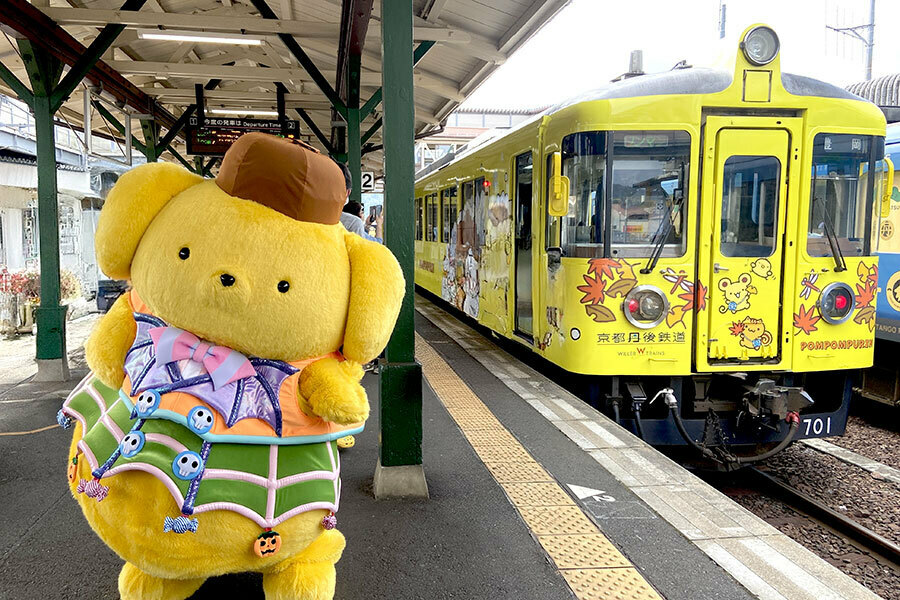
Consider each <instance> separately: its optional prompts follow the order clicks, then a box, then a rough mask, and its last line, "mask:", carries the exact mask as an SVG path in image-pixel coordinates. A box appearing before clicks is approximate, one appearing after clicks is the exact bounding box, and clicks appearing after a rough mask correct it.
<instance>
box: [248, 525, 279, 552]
mask: <svg viewBox="0 0 900 600" xmlns="http://www.w3.org/2000/svg"><path fill="white" fill-rule="evenodd" d="M280 549H281V535H279V534H278V532H277V531H271V530H268V531H263V532H262V533H261V534H259V536H258V537H257V538H256V541H255V542H253V553H254V554H256V555H257V556H258V557H260V558H265V557H267V556H273V555H275V554H278V551H279V550H280Z"/></svg>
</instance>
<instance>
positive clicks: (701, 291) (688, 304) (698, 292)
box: [678, 281, 706, 312]
mask: <svg viewBox="0 0 900 600" xmlns="http://www.w3.org/2000/svg"><path fill="white" fill-rule="evenodd" d="M688 283H690V282H688ZM693 288H694V291H693V292H684V293H682V294H678V297H679V298H680V299H682V300H684V302H685V304H684V306H683V307H682V310H683V311H684V312H687V311H689V310H696V311H697V312H700V311H701V310H703V309H704V308H706V288H705V287H703V284H702V283H700V282H699V281H697V283H695V284H693Z"/></svg>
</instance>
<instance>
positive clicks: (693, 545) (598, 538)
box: [0, 300, 878, 600]
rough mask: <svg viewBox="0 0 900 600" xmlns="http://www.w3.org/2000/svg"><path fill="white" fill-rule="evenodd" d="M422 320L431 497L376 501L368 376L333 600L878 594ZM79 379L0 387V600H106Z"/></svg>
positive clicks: (592, 414) (254, 594) (479, 342)
mask: <svg viewBox="0 0 900 600" xmlns="http://www.w3.org/2000/svg"><path fill="white" fill-rule="evenodd" d="M417 309H418V315H417V321H416V326H417V333H418V335H417V347H416V352H417V357H418V359H419V361H420V362H421V363H422V365H423V370H424V373H425V376H426V384H425V390H424V392H425V393H424V407H423V425H424V444H423V451H424V464H425V471H426V475H427V478H428V485H429V493H430V499H428V500H413V499H408V500H390V501H376V500H375V499H374V497H373V494H372V474H373V472H374V466H375V461H376V456H377V440H378V411H377V408H378V399H377V393H378V386H377V383H378V380H377V378H376V377H374V376H372V375H367V376H366V377H365V379H364V385H365V386H366V389H367V390H368V392H369V397H370V401H371V404H372V408H373V411H372V416H371V418H370V420H369V422H368V424H367V430H366V431H365V432H363V433H362V434H360V435H358V436H357V440H356V441H357V443H356V445H355V447H353V448H351V449H348V450H346V451H342V467H343V469H342V482H343V483H342V491H343V494H342V500H341V510H340V512H339V513H338V528H339V529H340V530H341V531H342V532H343V533H344V534H345V535H346V537H347V542H348V544H347V549H346V550H345V552H344V555H343V558H342V559H341V561H340V562H339V563H338V565H337V570H338V582H337V591H336V596H335V597H336V598H340V599H353V598H376V599H380V598H384V599H388V598H390V599H407V598H408V599H429V600H431V599H445V598H446V599H449V598H455V599H460V598H462V599H480V598H491V599H496V598H500V599H510V600H512V599H517V600H521V599H537V600H545V599H546V600H557V599H559V600H571V598H573V597H576V598H579V599H586V600H587V599H590V600H593V599H601V600H640V599H661V598H662V599H665V600H744V599H748V600H749V599H753V598H760V599H763V600H783V599H786V600H807V599H809V600H813V599H816V600H825V599H829V600H830V599H841V598H844V599H851V598H852V599H854V600H856V599H859V600H870V599H871V600H874V599H877V598H878V596H876V595H875V594H873V593H871V592H869V591H868V590H866V589H865V588H864V587H862V586H860V585H859V584H857V583H856V582H854V581H853V580H851V579H850V578H848V577H846V576H844V575H843V574H842V573H841V572H840V571H838V570H837V569H835V568H834V567H832V566H830V565H828V564H827V563H825V562H824V561H821V560H820V559H818V558H817V557H816V556H814V555H813V554H812V553H810V552H809V551H807V550H805V549H804V548H802V547H801V546H799V545H798V544H796V543H794V542H793V541H792V540H790V539H789V538H787V537H785V536H784V535H782V534H780V533H779V532H778V531H777V530H775V529H774V528H772V527H770V526H769V525H767V524H766V523H764V522H762V521H761V520H759V519H757V518H756V517H755V516H753V515H752V514H750V513H749V512H747V511H746V510H744V509H743V508H741V507H740V506H738V505H736V504H734V503H732V502H731V501H730V500H729V499H728V498H726V497H725V496H723V495H721V494H719V493H718V492H717V491H715V490H713V489H712V488H710V487H709V486H707V485H706V484H705V483H703V482H702V481H701V480H699V479H697V478H696V477H694V476H693V475H692V474H690V473H688V472H687V471H685V470H684V469H682V468H681V467H680V466H678V465H676V464H675V463H673V462H671V461H670V460H669V459H667V458H665V457H664V456H662V455H661V454H659V453H657V452H656V451H655V450H653V449H652V448H650V447H648V446H647V445H646V444H644V443H643V442H641V441H640V440H638V439H637V438H635V437H633V436H632V435H630V434H629V433H628V432H626V431H624V430H623V429H621V428H619V427H618V426H617V425H616V424H614V423H612V422H611V421H609V420H608V419H606V418H605V417H604V416H603V415H600V414H599V413H597V412H596V411H594V410H593V409H591V408H590V407H588V406H587V405H585V404H583V403H581V402H580V401H579V400H578V399H577V398H574V397H573V396H572V395H571V394H569V393H568V392H566V391H565V390H564V389H562V388H560V387H559V386H557V385H555V384H554V383H552V382H550V381H549V380H547V379H546V378H544V377H543V376H541V375H540V374H539V373H537V372H535V371H534V370H532V369H530V368H528V367H527V366H523V365H522V364H521V363H519V362H517V361H516V360H515V359H514V358H512V357H510V356H509V355H508V354H506V353H505V352H503V351H502V350H501V349H499V348H498V347H497V346H495V345H494V344H492V343H491V342H490V341H489V340H487V339H486V338H484V337H482V336H481V335H480V334H478V333H476V332H474V331H472V330H471V329H469V328H468V327H467V326H465V325H464V324H462V323H461V322H459V321H457V320H455V319H454V318H453V317H451V316H449V315H447V314H446V313H444V312H443V311H441V310H440V309H437V308H435V307H433V306H432V305H430V304H427V302H420V301H419V300H417ZM83 374H84V372H83V371H82V373H81V375H83ZM75 375H78V373H75ZM76 381H77V380H75V381H72V382H71V383H70V385H68V386H66V385H63V384H29V383H26V384H22V385H19V386H17V387H6V388H4V387H3V386H0V465H2V472H0V473H2V475H0V506H2V508H0V523H2V527H0V562H2V572H3V576H2V577H0V598H11V599H16V600H19V599H26V600H27V599H32V598H34V599H37V598H41V599H54V598H65V599H69V598H78V599H81V598H85V599H89V600H94V599H106V598H110V599H112V598H116V597H117V592H116V581H117V576H118V571H119V569H120V567H121V561H120V560H119V558H118V557H116V556H115V555H114V554H113V553H112V552H111V551H110V550H108V549H107V548H106V546H105V545H104V544H103V543H102V542H101V541H100V540H99V539H98V538H97V537H96V536H95V535H94V534H93V532H92V531H91V530H90V528H89V527H88V525H87V523H86V522H85V520H84V519H83V517H82V516H81V514H80V510H79V508H78V505H77V504H76V503H75V501H74V500H73V499H72V498H71V497H70V494H69V490H68V487H67V485H66V477H65V467H66V464H65V463H66V460H65V457H66V451H67V448H68V444H69V435H70V433H69V432H68V431H63V430H61V429H59V428H57V427H52V424H53V423H55V415H56V411H57V410H58V409H59V406H60V403H61V402H62V399H63V397H64V396H65V395H66V393H67V390H68V388H71V387H72V386H74V385H75V382H76ZM6 434H15V435H6ZM160 535H163V534H162V532H160ZM83 557H87V558H83ZM85 563H89V564H90V565H91V568H90V569H89V570H88V569H86V568H85V567H84V565H85ZM220 597H241V598H246V599H254V598H262V597H263V593H262V584H261V577H260V576H259V575H252V574H244V575H229V576H223V577H218V578H214V579H211V580H209V581H207V583H206V584H204V586H203V587H202V588H201V589H200V590H199V591H198V592H197V593H196V594H195V595H194V596H193V598H195V599H207V598H220Z"/></svg>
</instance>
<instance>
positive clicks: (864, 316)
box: [853, 262, 878, 331]
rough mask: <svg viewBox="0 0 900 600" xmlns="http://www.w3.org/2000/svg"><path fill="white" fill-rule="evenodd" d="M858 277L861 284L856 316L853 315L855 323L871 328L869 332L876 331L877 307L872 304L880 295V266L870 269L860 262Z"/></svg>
mask: <svg viewBox="0 0 900 600" xmlns="http://www.w3.org/2000/svg"><path fill="white" fill-rule="evenodd" d="M856 275H857V276H858V277H859V282H860V283H858V284H856V296H855V298H854V300H855V301H856V302H855V308H856V314H855V315H853V321H854V322H855V323H859V324H860V325H862V324H863V323H865V324H866V325H868V326H869V331H875V307H874V306H872V303H873V302H874V301H875V294H877V293H878V265H872V266H871V267H868V266H866V264H865V263H862V262H860V263H859V265H857V267H856ZM860 284H862V285H860Z"/></svg>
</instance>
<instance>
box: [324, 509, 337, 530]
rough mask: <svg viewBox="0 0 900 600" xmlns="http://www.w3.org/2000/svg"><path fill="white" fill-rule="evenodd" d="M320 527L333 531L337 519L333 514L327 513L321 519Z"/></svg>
mask: <svg viewBox="0 0 900 600" xmlns="http://www.w3.org/2000/svg"><path fill="white" fill-rule="evenodd" d="M322 527H324V528H325V529H334V528H335V527H337V517H336V516H334V513H328V515H327V516H326V517H324V518H323V519H322Z"/></svg>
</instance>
